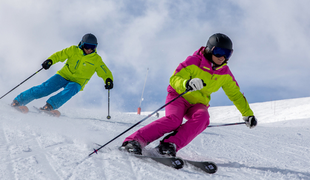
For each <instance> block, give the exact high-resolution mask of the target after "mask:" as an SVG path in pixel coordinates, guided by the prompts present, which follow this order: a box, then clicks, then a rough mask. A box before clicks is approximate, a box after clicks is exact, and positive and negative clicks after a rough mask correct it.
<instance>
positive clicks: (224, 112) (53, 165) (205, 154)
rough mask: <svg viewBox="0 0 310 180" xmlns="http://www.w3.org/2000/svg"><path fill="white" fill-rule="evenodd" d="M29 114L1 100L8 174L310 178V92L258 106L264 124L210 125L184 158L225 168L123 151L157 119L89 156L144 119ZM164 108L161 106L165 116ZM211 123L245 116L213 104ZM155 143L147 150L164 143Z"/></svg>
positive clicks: (3, 172) (89, 113)
mask: <svg viewBox="0 0 310 180" xmlns="http://www.w3.org/2000/svg"><path fill="white" fill-rule="evenodd" d="M29 106H30V108H29V109H30V111H31V112H29V113H28V114H21V113H19V112H17V111H16V110H15V109H13V108H11V107H10V106H9V105H8V104H5V103H3V102H0V119H1V120H0V123H1V124H0V127H1V128H0V161H1V164H0V179H4V180H10V179H22V180H27V179H35V180H36V179H38V180H45V179H52V180H54V179H55V180H57V179H64V180H67V179H72V180H73V179H83V180H84V179H87V180H98V179H109V180H116V179H128V180H131V179H138V180H145V179H148V180H150V179H154V180H155V179H156V180H158V179H167V180H174V179H175V180H179V179H191V180H197V179H201V180H202V179H219V180H226V179H229V180H231V179H247V180H249V179H282V180H283V179H288V180H292V179H310V98H299V99H290V100H281V101H271V102H264V103H255V104H251V107H252V109H253V110H254V112H255V115H256V117H257V119H258V126H257V127H256V128H254V129H249V128H247V127H246V126H245V125H235V126H226V127H210V128H207V129H206V130H205V131H204V132H203V133H202V134H200V135H199V136H198V137H196V138H195V139H194V140H193V141H192V142H191V143H190V144H189V145H188V146H187V147H185V148H183V149H181V150H180V151H179V152H178V154H177V155H178V156H180V157H182V158H184V159H192V160H212V161H214V162H216V163H217V164H218V172H217V173H215V174H212V175H210V174H206V173H204V172H202V171H199V170H196V169H195V168H193V167H190V166H187V167H184V168H183V169H180V170H175V169H172V168H169V167H166V166H164V165H162V164H159V163H157V162H153V161H152V160H146V159H137V158H135V157H133V156H130V155H128V154H126V153H122V152H119V151H118V150H117V147H118V146H120V145H121V143H122V141H123V140H124V138H125V136H127V135H129V134H131V133H133V132H134V131H135V130H137V129H138V128H140V127H142V126H144V125H146V124H148V123H150V122H152V121H154V120H156V119H157V117H150V118H149V119H147V120H146V121H144V122H143V123H141V124H139V125H138V126H137V127H135V128H134V129H132V130H130V131H129V132H128V133H126V134H125V135H123V136H121V137H120V138H118V139H116V140H115V141H113V142H112V143H110V144H109V145H107V146H106V147H104V148H102V149H101V150H100V151H99V152H98V154H93V155H92V156H90V157H88V154H90V153H91V152H92V151H93V148H97V147H98V145H96V143H98V144H105V143H106V142H108V141H110V140H111V139H113V138H114V137H115V136H117V135H118V134H120V133H121V132H123V131H124V130H126V129H128V128H129V127H131V126H132V125H134V124H135V123H137V122H138V121H140V120H141V119H143V118H144V117H146V114H150V113H145V112H144V113H143V115H136V114H135V113H121V112H114V111H113V110H112V111H111V116H112V118H111V119H110V120H107V119H106V116H107V110H106V109H104V110H94V109H91V110H90V109H70V107H67V108H66V107H63V108H61V109H60V111H61V112H62V114H63V115H64V116H62V117H60V118H55V117H50V116H47V115H45V114H38V113H36V112H35V109H33V108H31V105H29ZM163 113H164V112H160V116H163ZM210 115H211V124H222V123H231V122H240V121H242V120H241V116H240V114H239V112H238V111H237V110H236V108H235V107H234V106H225V107H214V108H212V107H211V108H210ZM157 143H158V141H156V142H153V143H151V144H150V145H149V146H147V147H146V150H150V149H151V148H153V147H155V146H156V145H157Z"/></svg>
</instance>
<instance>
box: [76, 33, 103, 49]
mask: <svg viewBox="0 0 310 180" xmlns="http://www.w3.org/2000/svg"><path fill="white" fill-rule="evenodd" d="M84 43H87V44H94V45H98V42H97V38H96V36H94V35H93V34H91V33H88V34H85V35H84V36H83V38H82V40H81V42H80V43H79V44H80V45H81V46H83V44H84Z"/></svg>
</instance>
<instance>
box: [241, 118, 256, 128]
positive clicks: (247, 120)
mask: <svg viewBox="0 0 310 180" xmlns="http://www.w3.org/2000/svg"><path fill="white" fill-rule="evenodd" d="M243 120H244V121H245V125H246V126H248V127H249V128H254V127H255V126H256V125H257V119H256V118H255V116H244V117H243Z"/></svg>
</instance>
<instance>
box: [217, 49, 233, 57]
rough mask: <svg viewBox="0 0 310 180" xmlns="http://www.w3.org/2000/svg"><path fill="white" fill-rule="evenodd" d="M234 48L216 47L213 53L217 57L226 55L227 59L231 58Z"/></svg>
mask: <svg viewBox="0 0 310 180" xmlns="http://www.w3.org/2000/svg"><path fill="white" fill-rule="evenodd" d="M232 52H233V50H230V49H225V48H220V47H214V49H213V51H212V54H213V55H214V56H216V57H222V56H224V57H225V59H229V58H230V56H231V54H232Z"/></svg>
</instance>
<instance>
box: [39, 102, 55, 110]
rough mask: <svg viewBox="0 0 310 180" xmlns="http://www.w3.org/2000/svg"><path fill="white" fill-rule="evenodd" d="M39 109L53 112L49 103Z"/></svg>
mask: <svg viewBox="0 0 310 180" xmlns="http://www.w3.org/2000/svg"><path fill="white" fill-rule="evenodd" d="M40 109H41V110H45V111H53V106H52V105H50V104H49V103H46V104H45V106H43V107H41V108H40Z"/></svg>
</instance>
